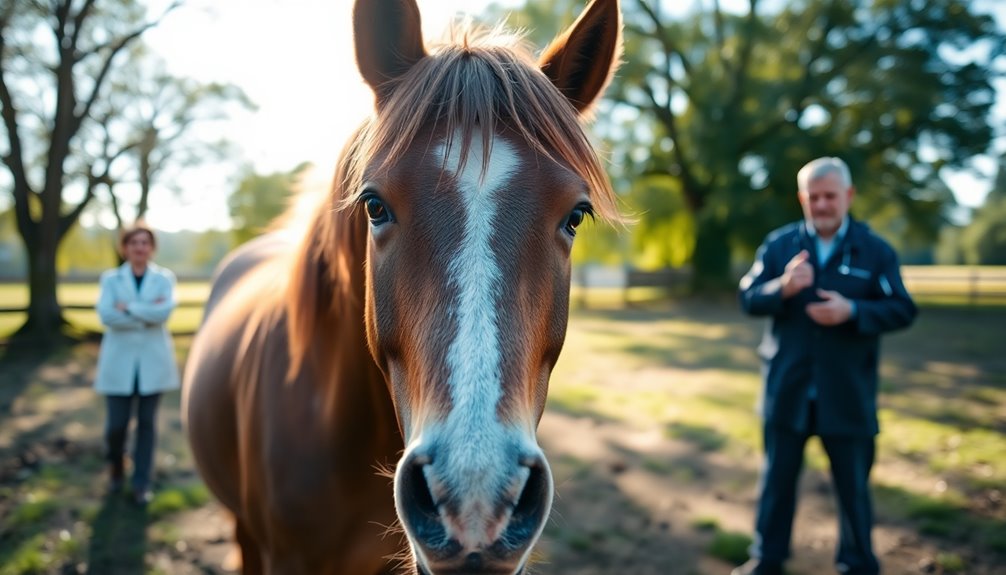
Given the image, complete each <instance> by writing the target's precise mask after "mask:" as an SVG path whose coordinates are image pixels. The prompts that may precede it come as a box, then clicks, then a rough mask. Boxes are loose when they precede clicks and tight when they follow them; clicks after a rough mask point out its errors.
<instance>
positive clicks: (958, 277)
mask: <svg viewBox="0 0 1006 575" xmlns="http://www.w3.org/2000/svg"><path fill="white" fill-rule="evenodd" d="M901 276H902V279H903V280H904V281H905V287H906V288H907V289H908V291H909V293H911V294H912V295H913V296H915V297H923V298H927V297H931V298H941V297H955V298H964V299H965V300H966V301H967V302H968V303H970V304H977V303H979V302H984V301H1002V302H1003V303H1006V267H1003V266H902V268H901ZM584 278H585V281H583V283H582V284H581V286H582V287H588V288H589V287H593V286H592V285H591V284H590V282H589V274H585V275H584ZM690 280H691V270H690V269H688V268H660V269H655V270H642V269H636V268H626V269H624V270H623V272H622V275H621V281H620V282H618V281H616V282H615V283H620V285H621V286H622V293H623V297H622V299H623V301H624V302H625V303H626V304H630V303H631V302H632V293H633V290H634V289H635V288H658V289H662V290H664V291H665V292H670V293H673V292H674V291H675V290H679V289H680V288H681V287H682V286H686V285H687V284H688V282H689V281H690ZM609 285H610V283H609Z"/></svg>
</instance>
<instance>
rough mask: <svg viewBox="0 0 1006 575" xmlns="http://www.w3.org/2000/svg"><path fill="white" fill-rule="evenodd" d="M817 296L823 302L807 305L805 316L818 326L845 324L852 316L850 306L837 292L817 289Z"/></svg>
mask: <svg viewBox="0 0 1006 575" xmlns="http://www.w3.org/2000/svg"><path fill="white" fill-rule="evenodd" d="M817 295H818V296H820V297H821V298H822V299H824V301H819V302H816V303H809V304H807V315H809V316H810V319H812V320H814V321H815V322H816V323H818V324H819V325H838V324H840V323H845V322H846V321H848V320H849V317H850V316H851V315H852V304H851V303H849V300H847V299H845V296H843V295H842V294H840V293H838V292H837V291H829V290H823V289H819V290H817Z"/></svg>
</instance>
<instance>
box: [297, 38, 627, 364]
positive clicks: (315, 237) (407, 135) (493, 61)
mask: <svg viewBox="0 0 1006 575" xmlns="http://www.w3.org/2000/svg"><path fill="white" fill-rule="evenodd" d="M428 52H429V53H428V55H427V56H426V57H424V58H422V59H420V60H419V61H418V62H416V63H415V65H413V66H412V68H411V69H410V70H409V71H408V72H406V73H405V74H403V75H402V76H401V77H400V78H399V79H396V80H394V82H395V85H394V86H393V87H392V88H391V90H390V94H389V97H388V98H387V100H386V101H383V102H382V103H381V106H380V108H379V109H378V110H376V111H375V113H374V114H372V116H371V117H370V118H368V119H367V120H365V121H364V122H363V124H362V125H361V127H360V128H359V129H358V130H357V131H356V133H355V134H354V135H353V136H352V137H351V138H350V140H349V142H348V143H347V145H346V147H345V148H344V149H343V152H342V154H341V156H340V159H339V162H338V164H337V166H336V173H335V178H334V181H333V183H332V189H331V192H330V193H329V194H328V195H327V196H325V198H324V199H323V200H322V201H321V202H320V203H319V205H318V207H317V209H316V210H315V211H314V216H313V221H312V222H311V223H310V224H309V225H307V226H306V228H307V230H306V231H307V233H306V235H305V236H304V239H303V241H302V243H301V245H300V247H299V249H298V252H297V254H296V256H295V261H294V262H293V266H294V267H293V269H292V270H291V281H290V283H289V284H288V297H287V301H288V302H289V303H288V318H289V338H290V340H289V341H290V352H291V366H290V372H289V373H288V377H292V376H293V375H295V374H296V373H297V372H298V371H299V369H300V365H301V364H302V362H303V360H304V357H305V355H306V354H307V352H308V350H309V345H310V342H311V341H312V339H313V338H314V337H315V336H316V333H317V330H318V329H319V325H320V324H321V323H323V320H322V318H323V317H325V316H324V312H325V311H329V312H337V311H338V310H337V309H336V308H346V306H354V307H356V306H359V307H360V309H362V302H361V298H362V297H363V285H362V281H355V280H356V278H354V277H353V274H359V276H360V278H362V274H363V269H362V268H363V261H364V258H365V251H366V234H365V225H363V224H360V222H362V219H361V218H357V220H355V221H354V220H353V219H352V217H351V216H352V214H353V213H355V212H356V210H355V209H353V208H354V206H355V205H356V204H357V200H358V199H359V195H360V194H361V193H362V192H363V189H362V183H363V178H364V171H365V170H366V169H373V168H374V167H375V166H370V165H368V162H371V161H373V159H374V158H375V157H377V156H378V152H380V153H382V154H383V155H382V156H381V157H383V159H382V160H381V164H380V165H378V166H376V168H377V169H378V170H383V169H387V168H388V167H389V166H391V165H393V164H395V163H396V162H398V161H399V160H401V159H402V157H403V156H404V155H405V153H406V152H407V151H408V150H409V149H410V148H411V147H412V146H413V145H414V144H415V140H416V138H417V137H418V136H419V134H420V133H422V132H423V130H424V129H426V128H435V129H436V131H437V132H438V133H443V134H446V137H447V142H446V144H447V146H452V145H455V144H460V146H461V154H460V157H461V158H463V159H462V162H464V161H467V159H468V151H469V149H470V146H471V142H472V138H473V136H474V134H480V135H481V138H482V150H483V158H482V164H483V166H484V168H483V169H485V167H488V161H487V159H488V157H489V154H490V153H491V149H490V148H491V145H492V138H493V135H494V134H495V133H497V131H498V130H499V129H500V128H502V129H504V130H506V131H507V132H509V133H511V134H513V135H514V136H516V137H519V138H521V139H522V140H523V141H524V142H525V143H526V144H527V145H528V146H529V147H530V148H531V149H532V150H534V151H535V152H536V153H538V154H540V155H541V156H544V157H547V158H550V159H552V160H555V161H559V162H561V163H564V164H565V165H566V166H568V167H569V168H570V169H571V170H573V171H574V172H575V173H576V174H577V175H578V176H579V177H581V178H582V179H583V180H584V181H585V182H586V183H587V185H588V186H589V188H590V193H591V199H592V203H593V205H594V208H595V210H596V212H597V214H598V215H599V216H601V217H602V218H604V219H607V220H611V221H621V216H620V215H619V211H618V207H617V201H616V198H615V194H614V191H613V190H612V188H611V184H610V181H609V179H608V177H607V174H606V172H605V170H604V167H603V165H602V164H601V161H600V159H599V158H598V156H597V153H596V151H595V149H594V147H593V145H592V143H591V142H590V140H589V138H588V136H587V134H586V132H585V131H584V129H583V126H582V125H581V119H582V118H581V117H580V116H579V115H578V114H577V112H576V110H575V108H574V107H573V106H572V105H571V103H570V102H569V101H568V100H567V99H566V97H565V96H563V94H562V93H561V92H560V91H559V89H558V88H556V87H555V86H554V85H553V84H552V82H551V81H550V80H549V78H548V77H547V76H546V75H545V74H544V73H543V72H541V70H540V68H539V64H538V62H537V61H536V59H535V57H534V55H533V53H532V50H531V47H530V46H529V44H528V43H527V42H526V41H525V38H524V36H523V35H521V34H517V33H513V32H509V31H507V30H506V29H505V28H503V27H502V26H497V27H495V28H492V29H489V28H485V27H483V26H479V25H477V24H473V23H472V22H471V21H462V22H455V23H454V24H453V25H452V26H451V27H450V28H449V30H448V32H447V34H446V39H445V41H443V42H440V43H436V44H432V45H430V46H428ZM441 127H442V130H441V129H440V128H441ZM458 136H460V142H454V141H453V139H454V138H455V137H458ZM445 161H446V160H445ZM364 224H365V222H364ZM353 228H359V229H357V230H356V232H358V233H355V232H354V229H353ZM340 317H343V321H361V322H362V319H360V318H346V317H345V316H340Z"/></svg>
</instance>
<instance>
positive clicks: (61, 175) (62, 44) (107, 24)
mask: <svg viewBox="0 0 1006 575" xmlns="http://www.w3.org/2000/svg"><path fill="white" fill-rule="evenodd" d="M178 6H179V2H174V3H172V4H170V5H169V6H168V7H167V8H166V9H165V11H164V12H163V13H162V14H161V15H160V16H159V17H157V18H154V19H152V20H148V19H147V17H146V14H145V9H144V7H143V6H142V5H140V4H138V3H137V2H134V1H130V0H117V1H114V2H113V1H109V2H103V3H100V5H99V3H98V2H96V1H95V0H80V1H75V0H53V1H52V2H49V3H42V2H35V1H30V0H11V1H10V2H7V3H5V5H4V7H3V8H0V106H2V110H0V113H2V119H3V128H4V132H5V135H6V142H5V144H6V148H7V149H6V150H4V152H3V162H4V165H5V166H6V167H7V169H8V171H9V173H10V177H11V180H12V185H11V192H12V195H13V199H14V212H15V215H16V218H17V227H18V233H19V234H20V236H21V238H22V240H23V241H24V245H25V249H26V251H27V253H28V276H29V294H30V301H29V306H28V319H27V321H26V323H25V325H24V326H23V327H22V328H21V329H20V330H19V334H21V335H29V336H32V337H38V338H49V337H51V336H53V335H54V334H55V333H57V332H58V331H59V330H60V328H61V327H62V325H63V323H64V320H63V317H62V311H61V309H60V307H59V303H58V301H57V298H56V281H57V277H56V254H57V249H58V247H59V244H60V242H61V241H62V239H63V238H64V237H65V236H66V234H67V232H68V231H69V230H70V229H71V228H72V227H73V225H74V224H75V223H76V222H77V219H78V218H79V217H80V214H81V212H83V210H84V209H85V208H86V207H87V205H88V204H89V203H90V201H91V200H92V199H93V198H94V193H95V188H96V186H97V185H98V183H99V180H97V179H94V178H86V179H85V180H76V181H72V182H71V181H69V180H70V179H71V178H69V176H70V173H69V172H68V167H69V166H68V162H69V161H70V160H71V158H72V157H73V154H74V151H75V146H79V142H78V141H77V140H78V139H79V137H80V133H81V129H82V127H83V126H85V125H86V124H87V123H88V122H92V121H94V117H95V116H94V114H95V107H96V105H97V104H98V103H99V102H101V101H102V98H104V97H105V96H106V88H107V87H106V82H107V81H108V78H109V74H110V72H111V71H112V70H113V68H115V67H116V66H117V65H118V64H119V62H117V61H118V60H121V58H120V57H119V56H120V55H122V54H124V53H125V51H126V50H127V48H128V47H130V46H131V45H133V44H135V43H138V42H139V39H140V37H141V36H142V35H143V34H144V32H146V31H147V30H149V29H150V28H152V27H154V26H156V25H157V24H158V23H160V22H161V20H162V19H163V18H164V17H165V16H166V15H167V14H168V13H170V12H171V11H173V10H174V9H175V8H176V7H178ZM42 38H47V39H48V40H49V43H48V44H46V45H42V43H41V42H40V39H42ZM71 184H76V185H77V186H78V188H79V189H80V190H81V191H80V199H79V200H77V201H75V202H72V203H71V202H68V201H67V200H68V194H66V193H65V192H66V191H67V190H68V189H69V188H70V187H71Z"/></svg>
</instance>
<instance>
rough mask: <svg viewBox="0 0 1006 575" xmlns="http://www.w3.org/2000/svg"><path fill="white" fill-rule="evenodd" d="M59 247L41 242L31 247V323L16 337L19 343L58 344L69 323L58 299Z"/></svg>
mask: <svg viewBox="0 0 1006 575" xmlns="http://www.w3.org/2000/svg"><path fill="white" fill-rule="evenodd" d="M43 237H44V236H43ZM40 239H41V238H40ZM47 244H49V245H47ZM57 245H58V242H50V241H46V240H45V239H41V241H40V242H39V245H36V246H27V247H28V286H29V289H28V293H29V302H28V319H27V320H26V321H25V323H24V325H22V326H21V327H20V328H19V329H18V331H17V334H16V338H18V339H30V340H32V341H33V342H35V341H37V342H40V343H51V342H55V341H56V340H57V339H59V337H60V335H61V331H62V327H63V325H65V323H66V322H65V320H64V319H63V310H62V308H61V307H60V306H59V301H58V299H57V298H56V280H57V278H56V247H57Z"/></svg>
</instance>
